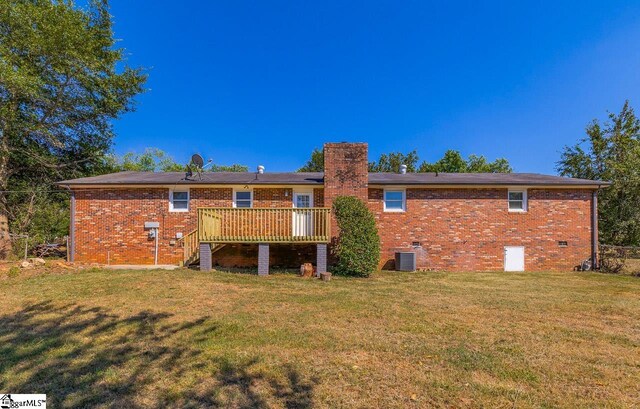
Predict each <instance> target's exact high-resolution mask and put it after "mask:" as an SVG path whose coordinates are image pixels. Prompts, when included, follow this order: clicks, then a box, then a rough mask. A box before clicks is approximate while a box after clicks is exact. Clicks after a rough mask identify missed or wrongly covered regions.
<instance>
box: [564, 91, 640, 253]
mask: <svg viewBox="0 0 640 409" xmlns="http://www.w3.org/2000/svg"><path fill="white" fill-rule="evenodd" d="M608 119H609V120H608V121H607V122H606V123H604V124H600V122H599V121H598V120H597V119H594V120H593V121H592V122H591V123H590V124H589V125H587V127H586V134H587V135H586V137H584V138H583V139H581V140H580V141H579V143H578V144H576V145H574V146H571V147H569V146H566V147H565V148H564V152H563V153H562V156H561V159H560V161H559V162H558V163H557V170H558V172H559V173H560V174H561V175H563V176H570V177H575V178H583V179H592V180H604V181H610V182H611V183H612V184H611V186H610V187H607V188H606V189H603V190H602V191H601V192H600V193H599V200H598V213H599V217H600V223H599V234H600V240H601V241H602V242H604V243H606V244H613V245H632V246H638V245H640V206H639V205H638V203H640V120H639V119H638V118H637V117H636V115H635V112H634V110H633V108H632V107H631V106H630V104H629V101H626V102H625V103H624V105H623V107H622V110H621V111H620V113H619V114H617V115H616V114H614V113H609V115H608Z"/></svg>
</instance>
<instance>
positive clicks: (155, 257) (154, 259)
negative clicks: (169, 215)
mask: <svg viewBox="0 0 640 409" xmlns="http://www.w3.org/2000/svg"><path fill="white" fill-rule="evenodd" d="M155 231H156V252H155V254H154V257H153V265H156V266H157V265H158V236H159V235H160V230H159V229H155Z"/></svg>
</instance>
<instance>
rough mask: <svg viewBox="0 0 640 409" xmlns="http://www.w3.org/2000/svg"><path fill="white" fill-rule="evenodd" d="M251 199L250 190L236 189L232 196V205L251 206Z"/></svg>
mask: <svg viewBox="0 0 640 409" xmlns="http://www.w3.org/2000/svg"><path fill="white" fill-rule="evenodd" d="M252 199H253V197H252V194H251V191H250V190H238V191H236V192H235V194H234V197H233V206H234V207H240V208H247V207H253V203H252V202H253V200H252Z"/></svg>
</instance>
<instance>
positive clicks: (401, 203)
mask: <svg viewBox="0 0 640 409" xmlns="http://www.w3.org/2000/svg"><path fill="white" fill-rule="evenodd" d="M406 208H407V206H406V197H405V191H404V190H401V189H397V190H385V191H384V211H385V212H404V211H405V210H406Z"/></svg>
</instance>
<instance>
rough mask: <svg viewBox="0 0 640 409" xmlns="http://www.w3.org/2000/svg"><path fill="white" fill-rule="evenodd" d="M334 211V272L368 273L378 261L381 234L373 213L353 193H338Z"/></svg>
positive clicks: (356, 274) (349, 273)
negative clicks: (336, 239)
mask: <svg viewBox="0 0 640 409" xmlns="http://www.w3.org/2000/svg"><path fill="white" fill-rule="evenodd" d="M333 212H334V214H335V216H336V220H337V221H338V228H339V230H340V232H339V236H338V241H337V243H335V245H334V246H333V252H334V255H335V256H336V260H337V263H336V265H335V266H334V268H333V272H334V273H336V274H343V275H351V276H358V277H368V276H369V274H371V273H372V272H373V271H375V270H377V269H378V263H379V262H380V237H378V229H377V227H376V220H375V218H374V216H373V214H372V213H371V212H370V211H369V209H368V208H367V206H366V205H365V204H364V202H362V201H361V200H359V199H357V198H355V197H352V196H339V197H337V198H336V200H335V201H334V202H333Z"/></svg>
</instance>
